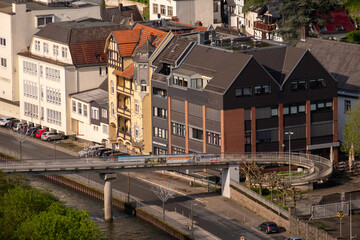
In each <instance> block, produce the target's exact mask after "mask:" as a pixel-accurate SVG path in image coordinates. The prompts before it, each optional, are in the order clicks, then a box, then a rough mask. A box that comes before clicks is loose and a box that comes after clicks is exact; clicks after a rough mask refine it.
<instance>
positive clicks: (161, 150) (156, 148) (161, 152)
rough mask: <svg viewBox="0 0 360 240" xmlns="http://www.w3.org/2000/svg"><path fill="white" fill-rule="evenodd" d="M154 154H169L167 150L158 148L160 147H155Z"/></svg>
mask: <svg viewBox="0 0 360 240" xmlns="http://www.w3.org/2000/svg"><path fill="white" fill-rule="evenodd" d="M154 154H155V155H165V154H167V150H166V149H162V148H158V147H154Z"/></svg>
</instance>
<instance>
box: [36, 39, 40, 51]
mask: <svg viewBox="0 0 360 240" xmlns="http://www.w3.org/2000/svg"><path fill="white" fill-rule="evenodd" d="M35 51H37V52H40V41H38V40H35Z"/></svg>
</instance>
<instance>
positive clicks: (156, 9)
mask: <svg viewBox="0 0 360 240" xmlns="http://www.w3.org/2000/svg"><path fill="white" fill-rule="evenodd" d="M153 13H155V14H158V13H159V5H158V4H155V3H154V4H153Z"/></svg>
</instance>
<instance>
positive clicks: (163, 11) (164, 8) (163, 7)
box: [160, 5, 166, 15]
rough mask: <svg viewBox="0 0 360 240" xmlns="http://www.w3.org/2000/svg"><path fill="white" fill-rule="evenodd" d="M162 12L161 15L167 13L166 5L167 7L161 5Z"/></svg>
mask: <svg viewBox="0 0 360 240" xmlns="http://www.w3.org/2000/svg"><path fill="white" fill-rule="evenodd" d="M160 13H161V15H166V7H165V5H160Z"/></svg>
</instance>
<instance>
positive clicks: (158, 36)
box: [133, 24, 167, 48]
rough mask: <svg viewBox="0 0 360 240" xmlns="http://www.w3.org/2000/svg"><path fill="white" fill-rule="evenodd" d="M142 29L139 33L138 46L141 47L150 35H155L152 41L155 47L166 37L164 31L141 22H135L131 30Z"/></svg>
mask: <svg viewBox="0 0 360 240" xmlns="http://www.w3.org/2000/svg"><path fill="white" fill-rule="evenodd" d="M137 29H139V30H142V33H141V39H140V42H139V45H138V48H139V47H141V46H142V45H144V44H145V43H146V41H147V40H148V39H149V38H150V35H153V36H155V39H154V41H153V42H152V45H154V46H155V47H157V46H159V44H160V43H161V41H162V40H163V39H164V38H165V37H166V35H167V32H164V31H162V30H158V29H156V28H152V27H148V26H145V25H142V24H136V26H135V27H134V28H133V30H137Z"/></svg>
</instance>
